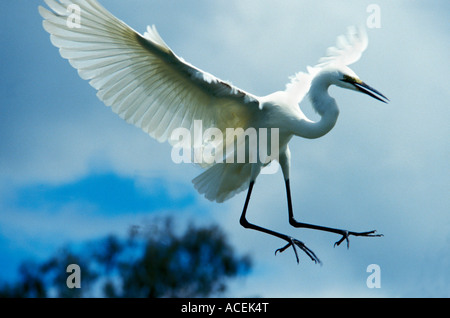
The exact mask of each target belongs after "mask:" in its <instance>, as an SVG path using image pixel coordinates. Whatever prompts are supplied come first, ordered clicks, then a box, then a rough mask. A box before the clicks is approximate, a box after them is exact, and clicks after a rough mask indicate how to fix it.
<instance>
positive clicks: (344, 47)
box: [316, 26, 369, 67]
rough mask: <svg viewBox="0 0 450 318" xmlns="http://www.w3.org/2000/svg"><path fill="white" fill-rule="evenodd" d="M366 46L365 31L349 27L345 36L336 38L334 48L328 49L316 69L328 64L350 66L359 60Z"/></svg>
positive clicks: (367, 42) (360, 28) (367, 41)
mask: <svg viewBox="0 0 450 318" xmlns="http://www.w3.org/2000/svg"><path fill="white" fill-rule="evenodd" d="M368 44H369V40H368V38H367V33H366V30H365V29H364V28H362V27H359V28H357V27H355V26H351V27H349V28H348V29H347V34H346V35H341V36H339V37H338V38H337V41H336V46H334V47H330V48H328V50H327V54H326V56H325V57H322V58H321V59H320V60H319V64H318V65H317V66H316V67H325V66H328V65H330V64H338V65H351V64H353V63H355V62H357V61H358V60H359V59H360V58H361V55H362V53H363V52H364V51H365V50H366V49H367V46H368Z"/></svg>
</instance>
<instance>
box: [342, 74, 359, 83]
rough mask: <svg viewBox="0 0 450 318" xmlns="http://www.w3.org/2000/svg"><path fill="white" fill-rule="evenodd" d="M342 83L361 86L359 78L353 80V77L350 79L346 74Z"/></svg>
mask: <svg viewBox="0 0 450 318" xmlns="http://www.w3.org/2000/svg"><path fill="white" fill-rule="evenodd" d="M342 81H343V82H346V83H351V84H355V83H357V84H361V83H362V81H361V80H360V79H359V78H355V77H352V76H350V75H346V74H344V76H343V79H342Z"/></svg>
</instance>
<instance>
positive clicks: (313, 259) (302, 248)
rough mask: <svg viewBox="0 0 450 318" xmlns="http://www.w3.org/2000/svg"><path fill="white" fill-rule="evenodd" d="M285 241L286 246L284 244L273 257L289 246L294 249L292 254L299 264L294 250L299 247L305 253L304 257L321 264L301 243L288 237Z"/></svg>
mask: <svg viewBox="0 0 450 318" xmlns="http://www.w3.org/2000/svg"><path fill="white" fill-rule="evenodd" d="M286 241H287V242H288V244H286V246H284V247H282V248H279V249H277V250H276V251H275V255H277V253H278V252H280V253H283V252H284V251H285V250H286V249H288V248H289V247H290V246H292V248H293V249H294V253H295V258H296V259H297V264H298V263H300V259H299V257H298V253H297V249H296V248H295V246H297V247H299V248H300V249H301V250H302V251H303V252H305V254H306V255H308V256H309V258H311V260H312V261H313V262H314V263H316V264H317V263H318V264H321V263H322V262H321V261H320V259H319V258H318V257H317V256H316V254H315V253H314V252H313V251H311V250H310V249H309V248H308V247H307V246H306V245H305V244H304V243H303V242H301V241H299V240H297V239H295V238H292V237H288V238H287V239H286Z"/></svg>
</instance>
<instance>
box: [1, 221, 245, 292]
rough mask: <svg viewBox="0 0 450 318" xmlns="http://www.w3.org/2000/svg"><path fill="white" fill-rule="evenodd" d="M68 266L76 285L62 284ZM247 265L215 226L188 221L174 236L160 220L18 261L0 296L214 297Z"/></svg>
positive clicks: (243, 258) (167, 223)
mask: <svg viewBox="0 0 450 318" xmlns="http://www.w3.org/2000/svg"><path fill="white" fill-rule="evenodd" d="M69 264H77V265H79V266H80V269H81V288H72V289H71V288H68V287H67V284H66V280H67V277H68V276H69V275H70V273H67V272H66V268H67V266H68V265H69ZM250 267H251V262H250V259H249V257H248V256H243V257H238V256H236V255H235V251H234V249H233V248H232V247H231V245H230V244H229V243H228V242H227V240H226V237H225V235H224V233H223V232H222V231H221V230H220V228H219V227H218V226H215V225H212V226H207V227H196V226H193V225H190V226H189V227H188V228H187V229H186V230H185V232H184V233H183V234H181V235H177V234H176V233H175V231H174V225H173V224H172V222H171V220H170V219H165V220H163V221H159V222H157V225H155V224H153V225H152V226H147V227H144V228H138V227H134V228H132V229H131V230H130V232H129V235H128V236H127V237H126V238H120V237H117V236H113V235H110V236H108V237H106V238H103V239H101V240H96V241H92V242H88V243H86V244H84V245H83V248H78V249H75V248H70V247H64V248H62V249H60V250H59V251H58V252H57V253H55V255H54V256H52V257H51V258H50V259H49V260H47V261H45V262H42V263H35V262H33V263H32V262H26V263H23V264H22V265H21V267H20V269H19V270H20V280H19V281H18V282H16V283H14V284H3V285H2V286H1V287H0V297H209V296H218V295H220V294H221V293H223V292H224V291H225V290H226V286H227V285H226V283H227V280H229V279H230V278H232V277H235V276H239V275H245V274H247V273H248V271H249V270H250Z"/></svg>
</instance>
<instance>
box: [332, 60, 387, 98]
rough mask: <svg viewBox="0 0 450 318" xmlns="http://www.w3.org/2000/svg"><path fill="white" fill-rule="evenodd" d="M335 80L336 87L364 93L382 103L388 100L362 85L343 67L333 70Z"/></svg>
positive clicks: (374, 90)
mask: <svg viewBox="0 0 450 318" xmlns="http://www.w3.org/2000/svg"><path fill="white" fill-rule="evenodd" d="M334 75H335V80H334V83H333V84H335V85H336V86H339V87H342V88H346V89H351V90H353V91H357V92H360V93H364V94H366V95H369V96H371V97H373V98H375V99H377V100H379V101H381V102H383V103H387V102H388V101H389V99H388V98H387V97H386V96H384V95H383V94H381V93H380V92H379V91H377V90H376V89H374V88H372V87H370V86H369V85H367V84H366V83H364V82H363V81H362V80H361V79H360V78H359V77H358V76H357V75H356V74H355V72H353V71H352V70H351V69H350V68H348V67H346V66H344V67H340V68H337V69H336V70H335V74H334Z"/></svg>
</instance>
